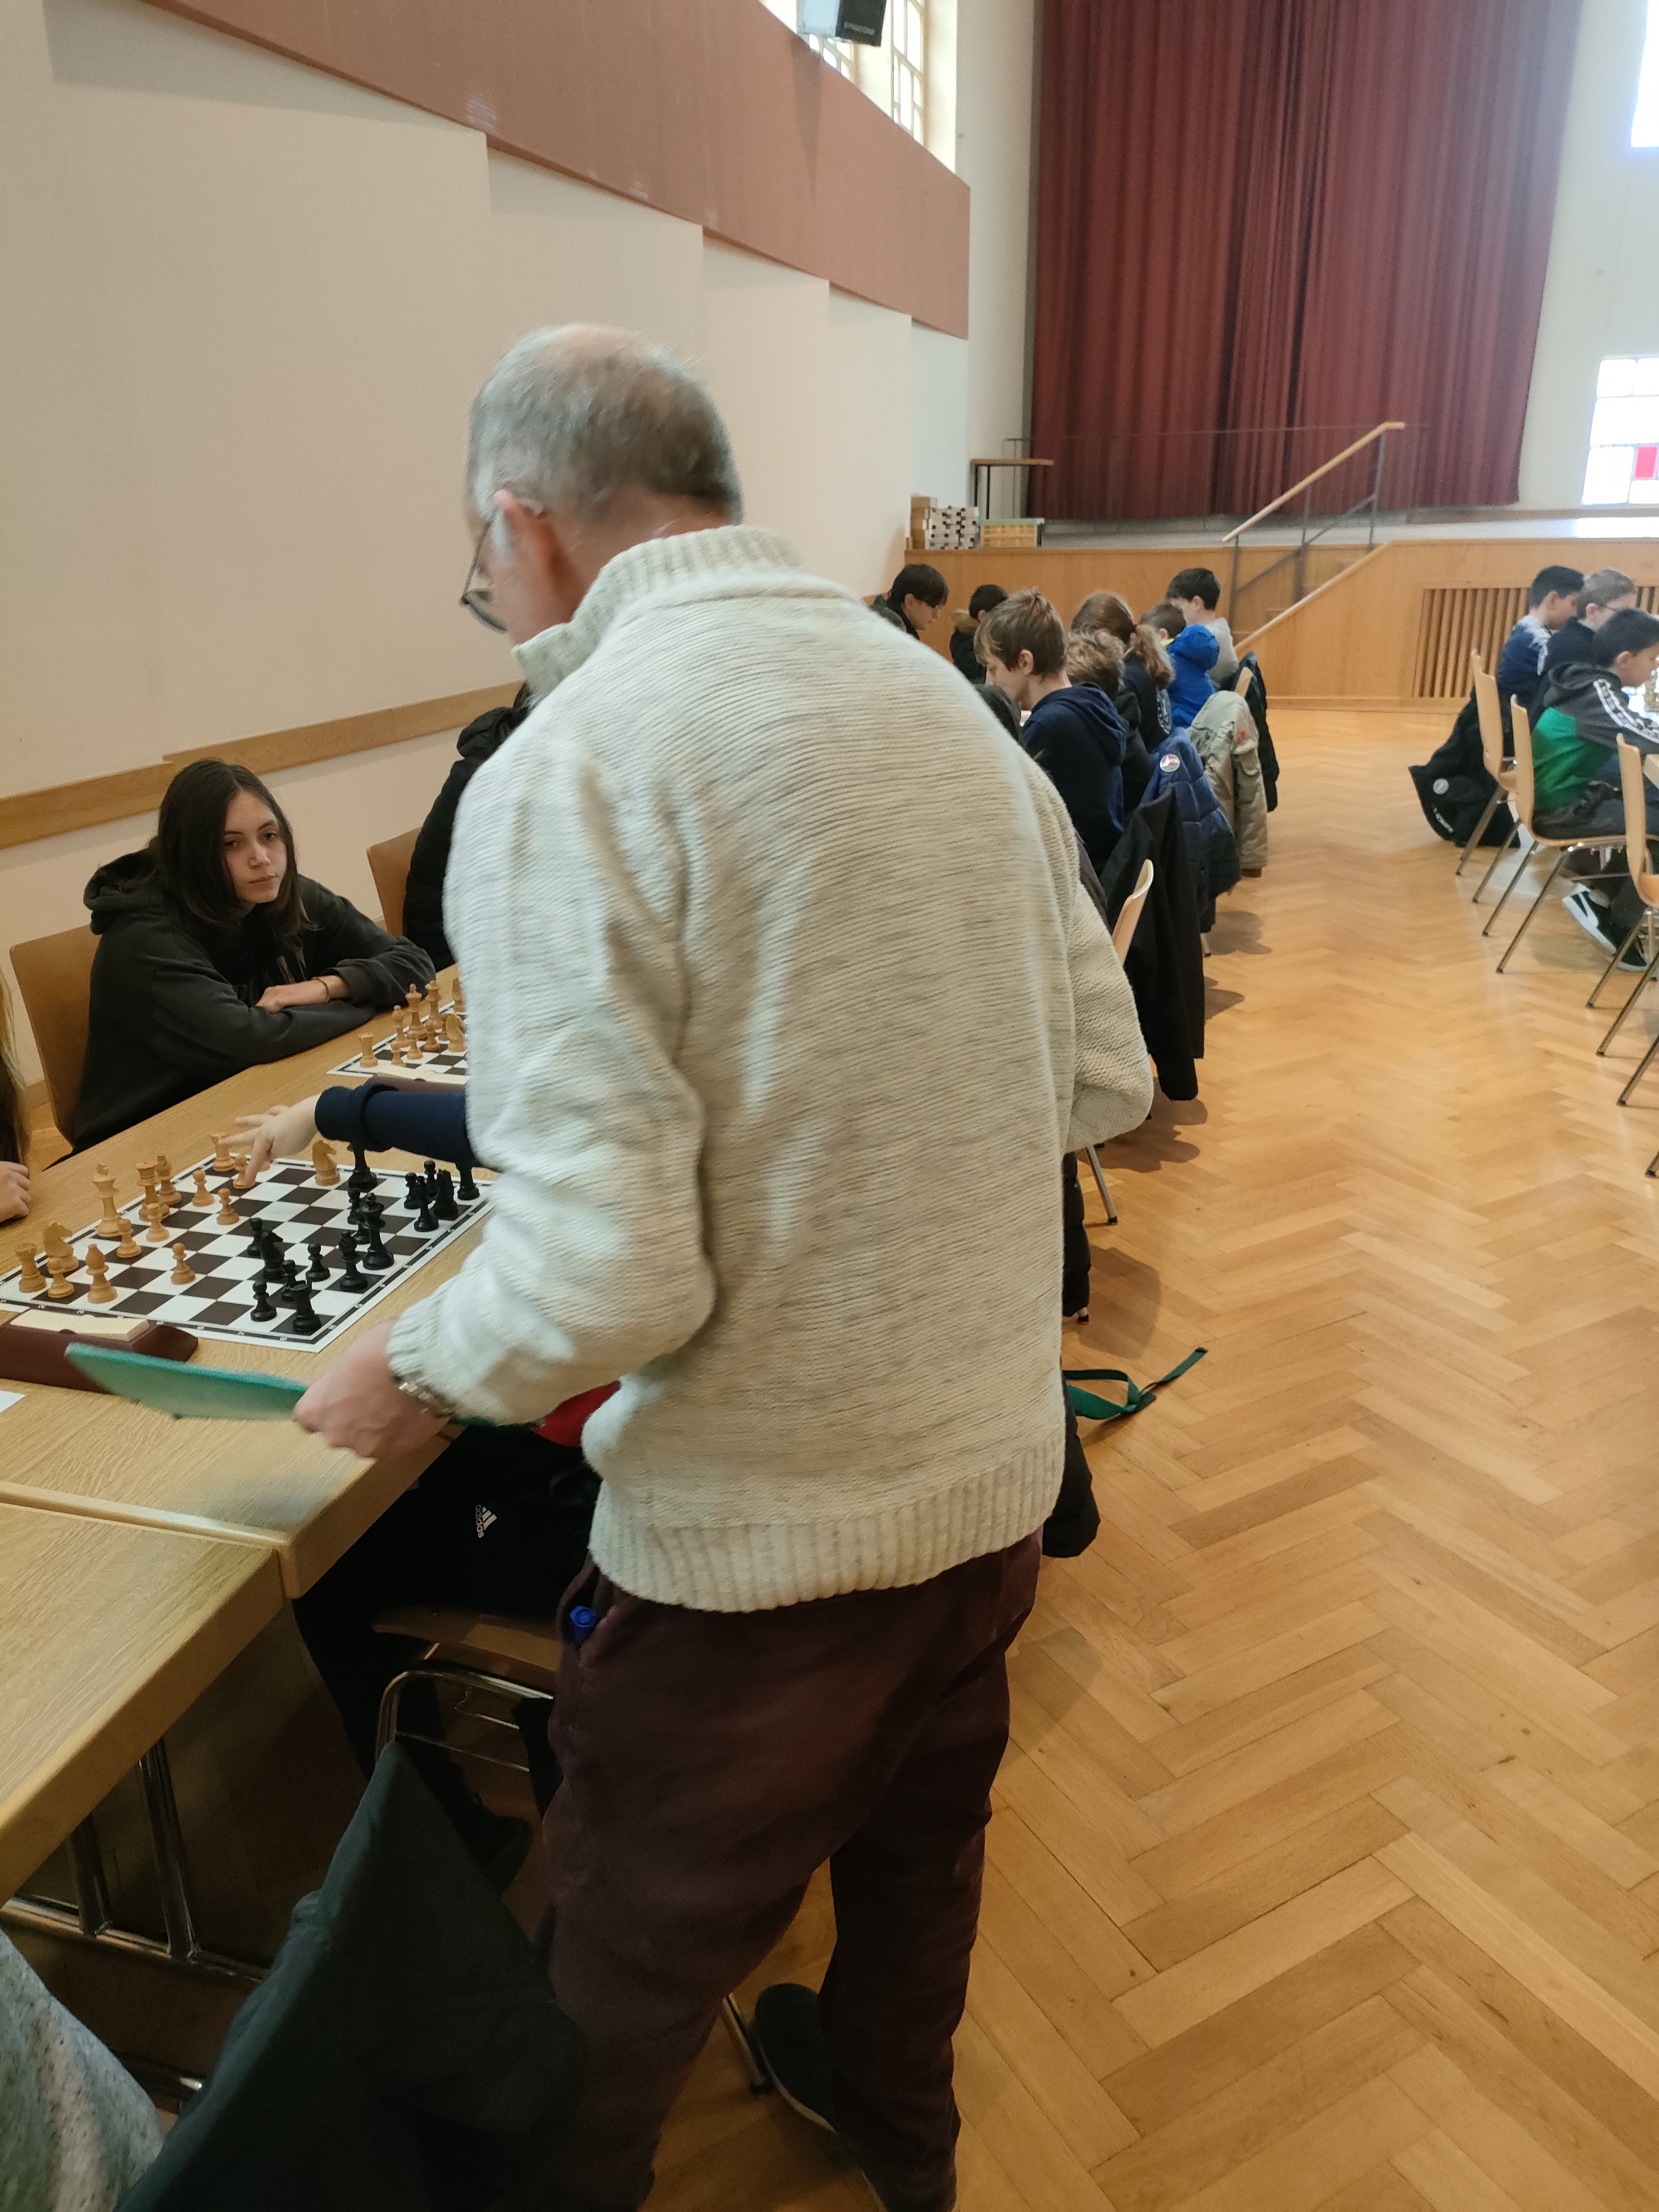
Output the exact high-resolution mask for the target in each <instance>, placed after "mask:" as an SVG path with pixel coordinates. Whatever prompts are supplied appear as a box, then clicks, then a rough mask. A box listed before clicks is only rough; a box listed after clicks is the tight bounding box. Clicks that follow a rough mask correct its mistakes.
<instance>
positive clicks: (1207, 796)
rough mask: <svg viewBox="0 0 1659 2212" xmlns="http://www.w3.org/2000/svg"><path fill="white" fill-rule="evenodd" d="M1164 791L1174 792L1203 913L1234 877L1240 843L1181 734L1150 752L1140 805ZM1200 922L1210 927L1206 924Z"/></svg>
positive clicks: (1192, 748) (1192, 746)
mask: <svg viewBox="0 0 1659 2212" xmlns="http://www.w3.org/2000/svg"><path fill="white" fill-rule="evenodd" d="M1166 791H1169V792H1173V793H1174V794H1175V802H1176V812H1177V813H1178V814H1179V815H1180V817H1181V827H1182V832H1183V833H1184V835H1185V836H1186V840H1187V857H1188V860H1190V861H1191V862H1192V864H1193V880H1194V885H1195V886H1196V889H1197V891H1198V904H1199V911H1200V916H1201V915H1203V914H1204V913H1205V912H1206V911H1207V910H1208V909H1210V908H1212V907H1213V905H1214V902H1215V901H1216V900H1217V899H1218V898H1219V897H1220V896H1221V894H1222V893H1223V892H1224V891H1230V890H1231V889H1232V887H1233V885H1234V884H1236V883H1237V881H1238V844H1237V840H1236V839H1235V837H1234V836H1233V827H1232V824H1231V822H1229V821H1228V819H1227V817H1226V815H1225V813H1224V812H1223V811H1222V806H1221V801H1220V800H1219V799H1218V798H1217V797H1216V795H1215V788H1214V786H1213V785H1212V783H1211V781H1210V779H1209V778H1208V776H1206V775H1205V773H1204V763H1203V762H1202V761H1200V758H1199V757H1198V747H1197V746H1196V745H1195V744H1194V743H1193V741H1192V739H1191V738H1188V737H1183V736H1182V735H1181V734H1179V733H1177V734H1176V736H1174V737H1172V738H1164V742H1163V744H1160V745H1159V747H1158V750H1157V751H1156V752H1155V753H1154V754H1153V755H1152V781H1151V782H1150V783H1149V784H1148V785H1147V787H1146V795H1145V797H1144V798H1143V799H1141V802H1140V803H1141V805H1143V806H1150V805H1151V804H1152V801H1153V799H1161V798H1162V797H1163V795H1164V793H1165V792H1166ZM1200 926H1201V927H1205V928H1207V927H1209V925H1208V923H1207V922H1201V924H1200Z"/></svg>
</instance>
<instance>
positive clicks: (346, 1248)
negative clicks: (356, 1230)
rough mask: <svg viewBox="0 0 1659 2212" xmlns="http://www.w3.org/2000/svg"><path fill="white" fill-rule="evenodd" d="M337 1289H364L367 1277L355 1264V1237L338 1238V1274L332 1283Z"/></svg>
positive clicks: (366, 1286) (366, 1285) (366, 1287)
mask: <svg viewBox="0 0 1659 2212" xmlns="http://www.w3.org/2000/svg"><path fill="white" fill-rule="evenodd" d="M334 1287H335V1289H336V1290H338V1291H366V1290H367V1289H368V1276H367V1275H365V1274H364V1273H363V1272H362V1269H361V1268H360V1267H358V1265H357V1240H356V1237H341V1239H340V1275H339V1279H338V1280H337V1283H336V1284H335V1285H334Z"/></svg>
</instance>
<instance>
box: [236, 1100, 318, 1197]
mask: <svg viewBox="0 0 1659 2212" xmlns="http://www.w3.org/2000/svg"><path fill="white" fill-rule="evenodd" d="M236 1133H237V1135H238V1136H239V1137H242V1138H246V1140H247V1166H246V1169H245V1170H243V1174H242V1177H241V1184H240V1188H242V1189H243V1190H247V1189H248V1188H251V1187H252V1183H253V1181H254V1178H255V1177H256V1176H258V1175H260V1174H262V1173H263V1172H264V1170H265V1169H266V1168H268V1167H269V1166H270V1164H271V1162H272V1161H273V1160H297V1159H301V1158H303V1157H304V1155H305V1154H306V1153H307V1152H309V1151H310V1149H311V1146H312V1140H313V1138H314V1137H315V1136H316V1134H317V1101H316V1099H315V1098H314V1097H312V1098H302V1099H301V1101H300V1103H299V1104H298V1105H297V1106H273V1107H272V1108H271V1109H270V1111H269V1112H268V1113H265V1114H239V1115H237V1116H236Z"/></svg>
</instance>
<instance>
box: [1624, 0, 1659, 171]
mask: <svg viewBox="0 0 1659 2212" xmlns="http://www.w3.org/2000/svg"><path fill="white" fill-rule="evenodd" d="M1630 143H1631V144H1632V146H1659V0H1648V28H1647V36H1646V37H1645V39H1644V40H1643V43H1642V74H1641V75H1640V76H1638V78H1637V80H1636V112H1635V114H1634V115H1633V116H1632V118H1631V125H1630Z"/></svg>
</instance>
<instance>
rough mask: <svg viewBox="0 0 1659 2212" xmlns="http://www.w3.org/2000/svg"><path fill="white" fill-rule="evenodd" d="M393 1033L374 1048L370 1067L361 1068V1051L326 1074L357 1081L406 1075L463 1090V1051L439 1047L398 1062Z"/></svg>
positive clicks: (449, 1006) (448, 1007) (447, 1010)
mask: <svg viewBox="0 0 1659 2212" xmlns="http://www.w3.org/2000/svg"><path fill="white" fill-rule="evenodd" d="M443 1011H444V1012H445V1013H452V1012H453V1011H454V1006H453V1001H451V1002H450V1003H449V1004H447V1005H446V1006H445V1007H444V1009H443ZM397 1043H398V1040H397V1036H396V1035H395V1033H394V1034H393V1035H392V1036H384V1037H382V1038H381V1039H380V1042H378V1043H377V1044H376V1045H375V1046H374V1066H373V1067H365V1066H364V1065H363V1058H362V1049H361V1048H359V1049H358V1051H357V1052H356V1053H355V1054H353V1056H352V1057H351V1058H350V1059H349V1060H338V1061H337V1062H336V1063H335V1065H334V1066H332V1067H331V1068H330V1070H329V1071H328V1072H329V1073H330V1074H331V1075H355V1076H356V1077H357V1078H358V1079H359V1080H360V1081H361V1080H362V1078H363V1077H364V1076H366V1075H368V1076H373V1075H408V1076H413V1077H416V1078H418V1079H419V1080H420V1081H421V1082H422V1083H430V1084H434V1085H446V1086H447V1087H448V1088H449V1089H450V1090H452V1091H459V1090H461V1089H463V1088H464V1087H465V1083H466V1048H465V1046H463V1047H462V1048H461V1049H460V1051H459V1052H456V1051H454V1050H453V1049H452V1048H451V1047H450V1046H448V1045H447V1044H446V1045H442V1046H441V1047H440V1048H439V1049H438V1050H437V1051H436V1052H423V1053H422V1054H421V1056H420V1058H419V1059H418V1060H413V1061H410V1060H399V1059H398V1056H397Z"/></svg>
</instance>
